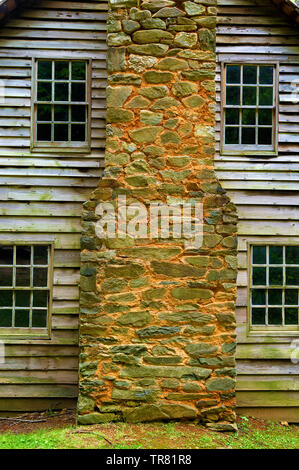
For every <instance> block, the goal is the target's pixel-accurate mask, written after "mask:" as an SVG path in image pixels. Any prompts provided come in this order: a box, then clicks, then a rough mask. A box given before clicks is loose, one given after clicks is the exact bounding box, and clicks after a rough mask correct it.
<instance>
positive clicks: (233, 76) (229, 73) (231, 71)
mask: <svg viewBox="0 0 299 470" xmlns="http://www.w3.org/2000/svg"><path fill="white" fill-rule="evenodd" d="M240 81H241V67H240V65H228V66H227V67H226V83H240Z"/></svg>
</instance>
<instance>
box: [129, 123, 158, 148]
mask: <svg viewBox="0 0 299 470" xmlns="http://www.w3.org/2000/svg"><path fill="white" fill-rule="evenodd" d="M162 130H163V127H159V126H155V127H154V126H148V127H141V128H140V129H136V130H133V131H130V132H129V134H130V137H131V138H132V139H133V140H134V141H135V142H138V143H142V144H149V143H151V142H154V141H155V140H156V138H157V137H158V135H159V133H160V132H161V131H162Z"/></svg>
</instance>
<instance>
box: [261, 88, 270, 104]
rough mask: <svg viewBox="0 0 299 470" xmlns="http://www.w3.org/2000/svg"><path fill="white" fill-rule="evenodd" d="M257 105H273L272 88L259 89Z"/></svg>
mask: <svg viewBox="0 0 299 470" xmlns="http://www.w3.org/2000/svg"><path fill="white" fill-rule="evenodd" d="M259 104H260V105H262V106H272V104H273V88H272V87H260V89H259Z"/></svg>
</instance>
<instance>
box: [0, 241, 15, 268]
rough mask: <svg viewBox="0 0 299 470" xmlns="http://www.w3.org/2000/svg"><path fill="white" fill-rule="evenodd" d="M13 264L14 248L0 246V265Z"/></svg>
mask: <svg viewBox="0 0 299 470" xmlns="http://www.w3.org/2000/svg"><path fill="white" fill-rule="evenodd" d="M12 263H13V247H12V246H5V245H2V246H1V245H0V265H1V264H12Z"/></svg>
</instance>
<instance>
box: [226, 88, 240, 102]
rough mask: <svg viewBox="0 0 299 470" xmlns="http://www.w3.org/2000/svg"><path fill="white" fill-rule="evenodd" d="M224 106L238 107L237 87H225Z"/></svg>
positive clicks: (238, 92)
mask: <svg viewBox="0 0 299 470" xmlns="http://www.w3.org/2000/svg"><path fill="white" fill-rule="evenodd" d="M226 104H230V105H231V104H236V105H240V87H239V86H228V87H226Z"/></svg>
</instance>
